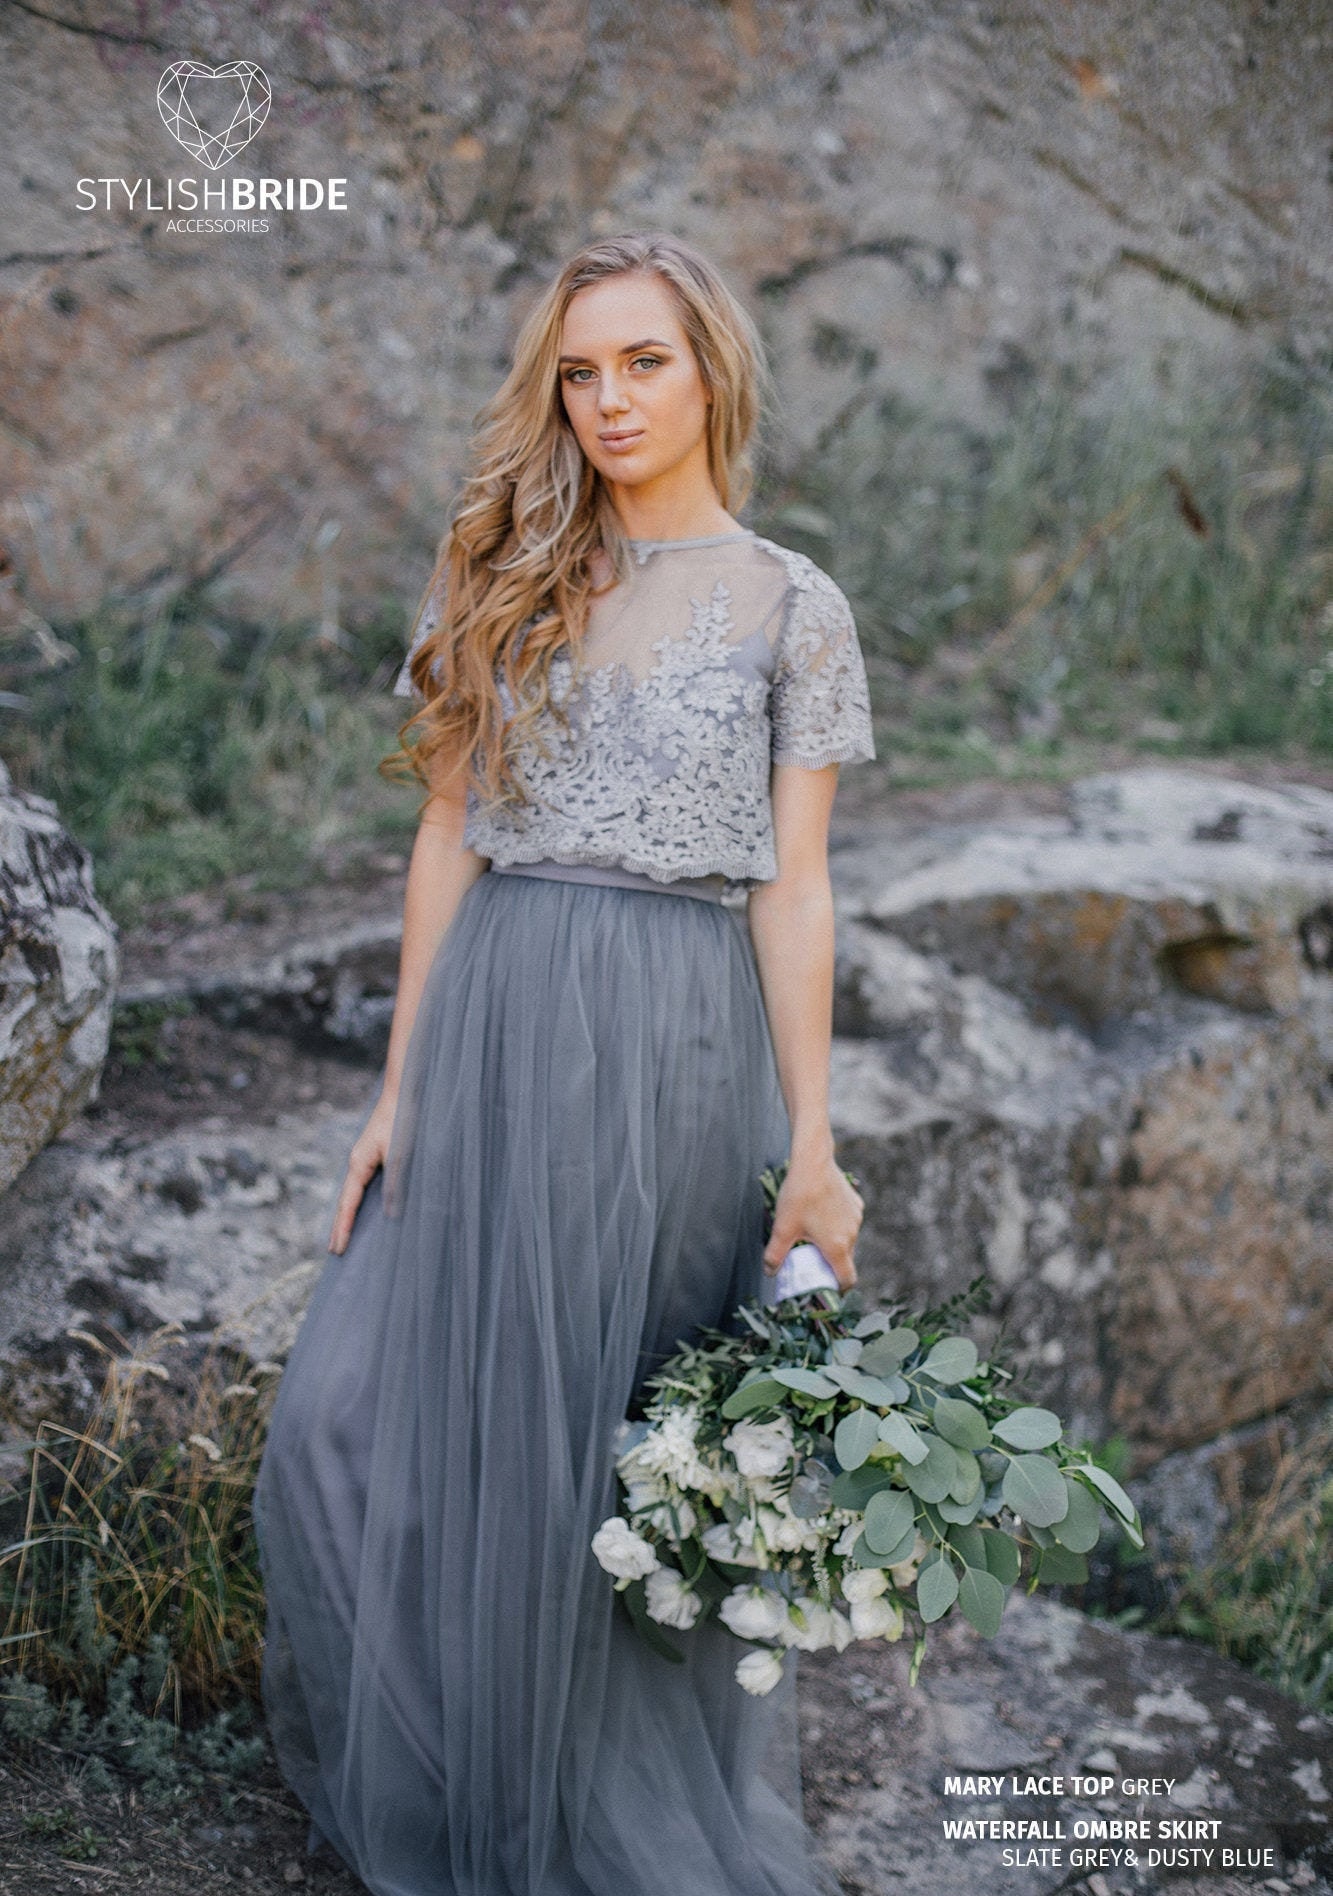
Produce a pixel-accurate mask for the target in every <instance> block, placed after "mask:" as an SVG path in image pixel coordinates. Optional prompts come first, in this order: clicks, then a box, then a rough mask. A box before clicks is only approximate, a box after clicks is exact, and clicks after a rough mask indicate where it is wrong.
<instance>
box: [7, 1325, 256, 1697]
mask: <svg viewBox="0 0 1333 1896" xmlns="http://www.w3.org/2000/svg"><path fill="white" fill-rule="evenodd" d="M184 1340H185V1339H184V1338H183V1337H182V1335H181V1333H180V1330H179V1327H178V1326H176V1325H167V1326H165V1327H164V1328H163V1329H162V1330H160V1331H159V1332H157V1334H156V1335H155V1337H154V1338H153V1339H151V1341H150V1342H149V1343H148V1344H146V1345H145V1346H144V1348H143V1349H142V1350H140V1351H138V1352H136V1353H133V1354H130V1355H123V1356H117V1355H111V1354H108V1359H107V1362H106V1366H105V1374H104V1380H103V1384H102V1388H101V1390H100V1392H99V1395H98V1397H97V1400H96V1402H95V1404H94V1406H93V1409H92V1413H91V1415H90V1416H89V1418H88V1420H87V1422H86V1424H85V1425H84V1426H83V1427H82V1428H72V1427H67V1426H65V1425H63V1424H60V1423H55V1422H44V1423H42V1424H41V1425H40V1427H39V1428H38V1430H37V1432H36V1436H35V1439H34V1440H33V1441H32V1443H31V1444H30V1448H29V1458H28V1459H29V1467H28V1480H27V1491H26V1494H25V1495H22V1496H20V1497H19V1498H18V1499H17V1500H12V1501H11V1502H10V1503H9V1507H8V1510H7V1512H8V1513H9V1515H10V1517H11V1519H13V1520H14V1524H15V1526H16V1527H17V1528H18V1532H17V1534H16V1535H15V1536H14V1537H13V1538H12V1540H11V1542H10V1544H9V1545H7V1546H5V1547H4V1548H3V1549H2V1550H0V1611H3V1613H4V1614H5V1616H6V1617H5V1623H4V1629H3V1643H0V1668H3V1670H4V1671H8V1672H10V1673H13V1674H17V1675H19V1676H18V1677H17V1678H11V1679H9V1680H8V1681H6V1707H7V1709H6V1726H7V1729H9V1730H10V1731H11V1732H12V1733H13V1734H14V1735H18V1734H19V1733H20V1731H22V1730H24V1729H28V1728H31V1731H32V1734H33V1735H40V1731H39V1728H40V1727H41V1725H42V1721H43V1720H44V1718H45V1717H46V1712H45V1710H44V1709H43V1706H42V1702H41V1700H40V1699H39V1697H38V1696H37V1692H38V1688H47V1689H50V1690H51V1691H53V1692H54V1693H56V1694H57V1695H71V1696H73V1697H75V1698H77V1699H78V1701H79V1702H80V1703H81V1704H82V1705H83V1706H84V1707H86V1708H87V1711H88V1715H89V1716H93V1717H100V1718H101V1719H102V1720H104V1721H105V1720H107V1719H109V1720H111V1722H112V1724H113V1725H114V1722H115V1720H116V1719H117V1718H119V1717H122V1716H128V1708H129V1707H130V1705H131V1704H132V1703H133V1704H136V1705H142V1706H143V1707H144V1708H145V1709H147V1710H148V1711H150V1712H153V1713H157V1712H160V1711H163V1710H164V1709H165V1710H166V1711H167V1712H168V1714H169V1715H170V1716H171V1717H172V1718H173V1719H174V1720H175V1721H176V1722H178V1723H180V1722H185V1721H187V1720H188V1719H189V1718H190V1717H191V1716H192V1715H197V1714H199V1713H203V1712H212V1711H216V1710H218V1709H219V1708H220V1707H222V1706H223V1705H225V1704H228V1703H230V1702H232V1701H234V1700H235V1699H236V1697H237V1696H238V1695H240V1696H243V1697H248V1698H249V1699H251V1700H254V1699H256V1698H257V1695H258V1679H259V1667H260V1655H261V1653H262V1648H263V1595H262V1586H261V1582H260V1576H259V1570H258V1551H257V1548H256V1545H255V1541H254V1533H253V1524H252V1519H251V1511H250V1504H251V1495H252V1492H253V1488H254V1479H255V1474H256V1472H257V1470H258V1465H259V1457H260V1454H261V1452H262V1449H263V1441H264V1433H265V1428H266V1424H267V1414H268V1408H269V1401H270V1393H271V1390H272V1388H273V1380H272V1374H271V1372H272V1370H273V1368H274V1366H273V1365H265V1366H264V1371H265V1373H263V1374H259V1373H257V1372H256V1371H254V1370H253V1369H252V1370H251V1371H250V1374H249V1377H248V1378H245V1377H244V1376H243V1375H242V1372H241V1370H240V1368H239V1361H240V1359H238V1358H235V1357H234V1356H233V1355H232V1354H231V1353H229V1352H227V1351H224V1350H220V1349H217V1348H214V1347H212V1346H210V1347H208V1349H207V1350H206V1352H205V1354H204V1355H203V1358H202V1360H201V1361H200V1362H198V1363H197V1364H196V1365H194V1366H190V1367H187V1368H185V1369H183V1370H181V1371H180V1372H178V1373H177V1374H176V1375H175V1376H173V1375H172V1374H171V1372H169V1371H168V1369H167V1368H166V1367H165V1366H164V1365H163V1363H162V1361H161V1360H159V1359H160V1358H161V1357H162V1356H163V1355H165V1354H166V1353H167V1346H168V1345H170V1344H173V1343H174V1344H177V1345H179V1344H180V1343H182V1342H184ZM238 1378H239V1379H238ZM127 1695H128V1696H127ZM107 1729H110V1727H107Z"/></svg>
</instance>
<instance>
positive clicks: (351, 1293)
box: [255, 872, 836, 1896]
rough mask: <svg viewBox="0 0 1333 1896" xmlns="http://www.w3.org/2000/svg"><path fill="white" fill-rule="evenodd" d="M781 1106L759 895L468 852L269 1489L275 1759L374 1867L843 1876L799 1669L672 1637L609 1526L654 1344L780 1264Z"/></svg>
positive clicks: (464, 1877)
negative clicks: (804, 1812) (674, 1655)
mask: <svg viewBox="0 0 1333 1896" xmlns="http://www.w3.org/2000/svg"><path fill="white" fill-rule="evenodd" d="M787 1132H788V1127H787V1117H786V1111H785V1107H784V1104H783V1100H782V1095H781V1091H780V1088H779V1084H778V1077H777V1072H776V1064H775V1059H774V1052H773V1046H772V1041H771V1038H770V1035H769V1030H768V1025H767V1021H766V1017H765V1014H764V1011H763V1002H762V997H761V991H760V988H759V982H758V973H757V969H756V966H755V963H754V959H753V954H752V951H751V948H750V945H749V940H748V936H747V934H746V932H745V928H744V922H743V919H742V917H741V916H740V915H739V914H738V913H737V912H734V911H732V910H730V909H728V908H725V907H723V906H721V905H719V904H716V903H713V902H709V901H704V900H700V899H698V898H696V897H692V896H685V895H679V894H677V895H672V894H670V893H658V892H655V891H651V890H645V889H637V888H623V887H611V886H601V885H597V884H589V883H578V882H572V881H567V880H562V879H558V878H550V879H544V878H540V877H536V876H531V875H512V874H497V873H494V872H492V873H490V874H485V875H482V876H481V877H480V878H479V879H478V880H477V881H476V882H475V883H473V884H472V885H471V886H470V887H469V889H468V891H467V892H466V894H465V895H464V897H463V900H462V901H461V903H460V905H459V907H458V909H457V911H456V913H455V915H454V919H453V922H452V924H451V926H450V928H449V930H448V932H447V934H446V936H445V938H444V941H443V943H442V945H441V948H440V951H439V953H438V955H437V957H436V960H435V963H434V965H433V968H432V970H431V974H430V976H429V979H428V982H427V986H426V991H425V994H424V996H423V999H422V1003H421V1007H420V1011H419V1014H418V1018H417V1023H416V1028H415V1032H414V1035H413V1040H412V1044H411V1048H410V1050H409V1054H408V1060H407V1071H406V1074H405V1077H404V1085H403V1095H402V1102H401V1105H400V1109H399V1113H398V1117H397V1122H396V1124H395V1128H394V1137H393V1145H392V1149H391V1151H390V1154H389V1160H388V1164H387V1165H386V1167H385V1169H384V1171H383V1173H381V1174H380V1175H379V1176H378V1177H377V1178H376V1180H375V1182H374V1183H373V1185H372V1186H371V1188H370V1191H369V1193H368V1195H367V1197H366V1200H365V1202H364V1203H363V1206H362V1209H361V1212H360V1214H359V1216H358V1219H357V1223H356V1227H355V1229H354V1232H353V1235H352V1239H351V1243H350V1244H349V1246H348V1249H347V1251H346V1252H345V1253H344V1255H343V1256H342V1257H330V1258H329V1260H328V1262H327V1264H326V1266H325V1267H324V1269H323V1272H322V1274H321V1276H320V1278H319V1281H318V1283H317V1285H316V1287H315V1291H314V1294H313V1296H312V1299H311V1302H310V1304H309V1306H308V1309H307V1312H306V1316H305V1318H304V1321H303V1323H302V1325H301V1328H300V1330H299V1332H298V1335H297V1338H296V1342H295V1345H294V1347H293V1350H292V1352H291V1355H290V1357H289V1359H288V1363H287V1366H286V1369H285V1371H284V1373H283V1377H282V1381H281V1384H280V1386H279V1391H278V1396H277V1399H276V1403H275V1406H274V1411H273V1416H272V1421H271V1427H270V1432H269V1437H268V1442H267V1446H266V1449H265V1453H264V1457H263V1461H262V1463H261V1467H260V1471H259V1479H258V1484H257V1488H256V1493H255V1516H256V1526H257V1532H258V1537H259V1544H260V1555H261V1562H262V1571H263V1577H264V1582H265V1587H266V1595H267V1607H268V1627H267V1641H266V1649H265V1656H264V1677H263V1689H264V1702H265V1709H266V1713H267V1718H268V1724H269V1729H270V1733H271V1736H272V1739H273V1743H274V1746H275V1749H276V1753H277V1757H278V1760H279V1763H280V1766H281V1768H282V1771H283V1773H284V1776H285V1777H286V1779H287V1781H288V1782H289V1784H290V1785H291V1787H292V1788H293V1790H295V1792H296V1793H297V1794H298V1796H299V1797H300V1798H301V1800H302V1801H303V1803H304V1804H305V1806H306V1808H307V1809H308V1811H309V1812H310V1815H311V1820H312V1822H311V1834H310V1842H311V1845H312V1846H313V1845H315V1844H316V1843H318V1842H319V1841H320V1840H321V1839H327V1840H328V1841H329V1842H330V1843H331V1844H332V1845H333V1846H334V1848H335V1849H336V1850H337V1851H338V1852H339V1854H340V1855H341V1856H342V1857H343V1858H344V1860H345V1861H346V1862H347V1863H348V1864H349V1865H350V1866H351V1867H352V1868H354V1869H355V1870H356V1871H357V1872H358V1873H359V1874H360V1876H361V1877H362V1879H363V1880H364V1881H365V1883H366V1884H367V1885H368V1887H369V1888H370V1889H371V1890H372V1891H373V1892H375V1896H812V1893H813V1892H821V1893H827V1892H829V1891H833V1890H835V1889H836V1884H835V1883H834V1882H833V1880H832V1879H831V1878H830V1877H829V1876H828V1873H827V1872H826V1871H824V1870H822V1869H821V1868H820V1867H819V1866H818V1863H817V1860H816V1857H815V1854H814V1852H813V1849H812V1847H811V1845H810V1843H809V1839H808V1835H807V1833H806V1831H805V1829H804V1826H803V1824H802V1821H801V1817H800V1814H799V1812H800V1792H799V1779H798V1766H797V1747H796V1727H795V1701H794V1694H793V1683H792V1680H791V1679H790V1678H789V1679H788V1680H786V1681H784V1684H783V1685H782V1686H781V1687H779V1689H778V1691H777V1692H775V1693H774V1694H773V1695H772V1696H771V1697H769V1698H767V1699H755V1698H752V1697H750V1696H748V1695H747V1694H746V1693H745V1692H744V1691H742V1689H741V1688H740V1687H739V1686H738V1685H737V1684H736V1683H735V1680H734V1677H733V1668H734V1666H735V1663H736V1661H737V1659H738V1658H739V1657H741V1656H742V1654H743V1653H744V1652H745V1650H746V1648H745V1647H743V1646H742V1645H741V1643H740V1642H739V1641H738V1640H736V1639H735V1638H734V1637H733V1636H732V1635H731V1634H730V1633H728V1632H726V1631H725V1629H723V1628H721V1627H719V1626H718V1625H717V1624H716V1623H711V1624H707V1625H703V1626H697V1627H695V1628H693V1629H692V1630H691V1631H689V1632H685V1633H673V1634H672V1637H673V1638H674V1639H676V1640H677V1642H678V1643H679V1644H680V1645H681V1646H682V1647H683V1648H684V1649H685V1650H686V1652H687V1655H688V1656H687V1660H686V1663H685V1664H683V1665H672V1664H671V1663H669V1662H668V1661H667V1660H665V1659H663V1658H662V1657H661V1656H659V1655H658V1654H657V1653H655V1652H653V1651H652V1650H651V1649H650V1648H648V1647H647V1646H646V1645H645V1644H644V1643H643V1642H642V1641H641V1640H640V1639H639V1637H638V1635H637V1634H636V1633H635V1632H634V1631H633V1629H632V1627H631V1626H630V1624H629V1621H628V1619H627V1617H626V1615H625V1613H624V1609H623V1606H622V1604H621V1603H620V1602H619V1600H618V1599H617V1597H616V1596H615V1594H614V1592H613V1590H612V1587H611V1583H610V1581H609V1579H608V1577H607V1576H606V1575H605V1574H604V1573H603V1572H602V1570H601V1568H600V1567H599V1566H598V1565H597V1563H596V1561H595V1559H594V1557H593V1555H592V1553H591V1551H590V1548H589V1542H590V1540H591V1538H592V1535H593V1534H594V1532H595V1531H596V1528H597V1526H598V1524H599V1523H600V1522H601V1521H602V1520H603V1519H605V1517H606V1516H607V1515H608V1514H609V1513H611V1512H612V1509H613V1507H614V1503H615V1475H614V1461H613V1446H612V1443H613V1435H614V1431H615V1429H616V1425H617V1424H618V1423H619V1421H620V1420H621V1418H622V1417H623V1416H624V1415H625V1414H626V1413H627V1411H629V1410H630V1409H631V1407H632V1404H633V1403H634V1400H635V1397H636V1393H637V1392H639V1391H640V1390H641V1386H642V1382H643V1379H644V1377H645V1376H646V1375H647V1374H648V1373H649V1372H650V1371H651V1369H653V1368H654V1367H655V1366H656V1365H657V1364H659V1363H660V1362H661V1361H662V1360H663V1359H664V1358H665V1357H666V1356H667V1355H668V1354H669V1353H670V1352H671V1351H672V1350H673V1349H674V1348H675V1347H676V1344H677V1342H678V1340H679V1339H680V1338H682V1337H684V1336H687V1335H689V1334H690V1333H691V1332H692V1331H693V1330H694V1329H696V1328H697V1326H698V1325H700V1324H713V1323H721V1322H724V1321H726V1320H727V1319H728V1318H729V1315H730V1312H731V1311H732V1309H733V1308H734V1306H735V1305H736V1304H737V1303H738V1302H740V1301H741V1300H742V1299H744V1298H749V1297H753V1296H755V1295H757V1293H758V1289H759V1283H760V1272H761V1269H762V1261H761V1252H762V1245H763V1195H762V1190H761V1187H760V1186H759V1183H758V1175H759V1173H760V1172H761V1171H762V1169H763V1167H764V1166H765V1165H767V1164H770V1163H775V1162H777V1161H779V1160H781V1159H783V1158H785V1157H786V1156H787ZM788 1666H789V1672H790V1671H794V1666H793V1662H792V1661H790V1660H789V1662H788Z"/></svg>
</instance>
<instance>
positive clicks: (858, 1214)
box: [764, 1153, 865, 1290]
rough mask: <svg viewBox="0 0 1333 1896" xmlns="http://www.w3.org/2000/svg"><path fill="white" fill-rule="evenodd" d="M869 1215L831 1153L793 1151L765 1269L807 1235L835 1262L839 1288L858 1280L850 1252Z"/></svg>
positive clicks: (778, 1263)
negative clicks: (800, 1154) (822, 1155)
mask: <svg viewBox="0 0 1333 1896" xmlns="http://www.w3.org/2000/svg"><path fill="white" fill-rule="evenodd" d="M864 1216H865V1200H864V1199H863V1198H862V1197H861V1194H860V1193H859V1192H858V1191H857V1190H856V1188H855V1186H853V1185H852V1184H851V1183H850V1182H849V1180H848V1179H847V1177H846V1176H845V1174H844V1173H843V1172H842V1170H841V1168H840V1167H839V1165H838V1162H837V1160H836V1158H834V1157H833V1155H832V1154H831V1153H830V1154H829V1155H828V1156H827V1157H825V1158H801V1157H798V1156H795V1155H793V1157H792V1158H791V1160H790V1161H789V1163H788V1166H787V1171H786V1175H785V1176H784V1178H783V1181H782V1184H781V1185H780V1186H779V1188H778V1196H777V1202H776V1204H775V1205H774V1207H773V1230H772V1233H771V1234H770V1236H769V1240H768V1243H767V1244H766V1245H765V1246H764V1269H765V1270H766V1271H768V1272H769V1274H770V1275H771V1274H772V1273H773V1272H775V1271H777V1270H780V1269H781V1267H782V1260H783V1259H784V1258H785V1257H786V1255H787V1253H788V1251H790V1250H791V1248H792V1246H793V1245H794V1244H800V1243H801V1241H802V1240H803V1239H808V1240H809V1242H810V1243H811V1244H815V1245H818V1247H819V1249H820V1250H821V1251H822V1252H823V1254H824V1256H825V1257H826V1258H827V1259H828V1261H829V1263H830V1264H831V1265H832V1266H833V1273H834V1275H835V1276H836V1278H837V1280H838V1283H839V1285H840V1287H841V1288H842V1289H843V1290H850V1289H851V1287H852V1285H853V1284H854V1283H855V1282H856V1263H855V1261H854V1259H853V1256H852V1252H853V1250H854V1248H855V1245H856V1235H857V1232H858V1231H859V1230H860V1229H861V1220H862V1218H863V1217H864Z"/></svg>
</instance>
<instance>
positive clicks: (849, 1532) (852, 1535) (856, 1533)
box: [833, 1514, 861, 1555]
mask: <svg viewBox="0 0 1333 1896" xmlns="http://www.w3.org/2000/svg"><path fill="white" fill-rule="evenodd" d="M860 1538H861V1516H860V1515H859V1514H858V1515H857V1516H856V1518H855V1520H851V1521H848V1523H847V1525H846V1527H844V1528H843V1530H842V1532H841V1534H839V1536H838V1538H837V1540H836V1541H834V1543H833V1551H834V1553H835V1554H844V1555H845V1554H850V1553H851V1551H852V1549H853V1547H855V1545H856V1543H857V1541H859V1540H860Z"/></svg>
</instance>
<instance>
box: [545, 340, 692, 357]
mask: <svg viewBox="0 0 1333 1896" xmlns="http://www.w3.org/2000/svg"><path fill="white" fill-rule="evenodd" d="M670 347H671V344H670V343H669V342H659V341H658V340H657V338H656V337H655V336H645V337H644V339H643V341H642V342H627V343H626V344H625V347H624V348H623V349H622V350H621V351H620V353H621V355H633V354H634V353H635V351H636V350H639V349H669V348H670ZM560 360H561V362H562V363H564V362H588V361H590V360H591V358H590V357H589V356H576V355H575V356H561V358H560Z"/></svg>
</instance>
